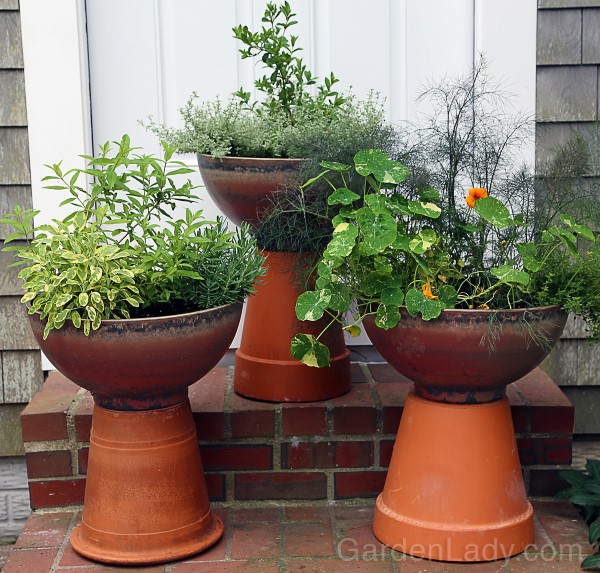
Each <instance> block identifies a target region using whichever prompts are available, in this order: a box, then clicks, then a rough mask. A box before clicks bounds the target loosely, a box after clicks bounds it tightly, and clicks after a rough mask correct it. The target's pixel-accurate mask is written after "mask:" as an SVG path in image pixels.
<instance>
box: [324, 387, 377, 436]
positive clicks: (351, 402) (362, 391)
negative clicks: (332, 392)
mask: <svg viewBox="0 0 600 573" xmlns="http://www.w3.org/2000/svg"><path fill="white" fill-rule="evenodd" d="M332 402H333V407H334V410H333V430H334V432H335V433H336V434H372V433H374V432H375V431H377V409H376V407H375V402H374V400H373V396H372V395H371V389H370V388H369V386H368V385H366V384H364V385H355V386H352V389H351V390H350V392H349V393H348V394H346V395H344V396H340V397H339V398H335V399H334V400H332Z"/></svg>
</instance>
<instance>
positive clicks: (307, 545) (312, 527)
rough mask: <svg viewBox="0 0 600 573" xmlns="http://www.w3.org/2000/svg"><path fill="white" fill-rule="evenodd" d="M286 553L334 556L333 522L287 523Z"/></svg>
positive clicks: (301, 555) (298, 555) (296, 555)
mask: <svg viewBox="0 0 600 573" xmlns="http://www.w3.org/2000/svg"><path fill="white" fill-rule="evenodd" d="M284 527H285V537H284V538H285V554H286V555H289V556H291V557H333V556H334V555H335V550H334V547H333V536H332V531H331V522H330V521H329V519H327V520H326V521H324V522H322V523H319V524H315V523H306V522H305V523H286V524H285V525H284Z"/></svg>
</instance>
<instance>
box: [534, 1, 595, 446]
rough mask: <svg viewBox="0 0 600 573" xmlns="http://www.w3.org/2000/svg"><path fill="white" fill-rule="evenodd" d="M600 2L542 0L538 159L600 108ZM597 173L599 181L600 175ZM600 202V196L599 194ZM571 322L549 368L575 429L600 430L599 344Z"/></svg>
mask: <svg viewBox="0 0 600 573" xmlns="http://www.w3.org/2000/svg"><path fill="white" fill-rule="evenodd" d="M599 86H600V0H538V24H537V86H536V88H537V89H536V162H537V164H538V165H540V164H541V163H542V162H544V161H545V160H546V159H547V158H548V156H549V153H551V149H552V147H553V146H555V145H557V144H560V143H563V142H565V141H567V140H568V138H569V136H570V134H571V133H572V131H573V130H580V131H582V132H586V130H588V129H590V127H592V126H593V125H594V123H595V122H597V121H598V120H599V119H600V117H599V109H600V87H599ZM594 175H596V177H592V179H594V180H595V182H596V183H599V184H600V173H596V174H594ZM598 199H599V201H600V197H599V198H598ZM585 336H586V333H585V329H584V328H583V325H582V324H581V323H579V322H577V321H573V320H571V321H570V322H569V324H568V326H567V328H566V329H565V333H564V335H563V339H562V340H561V341H560V342H559V344H558V346H557V348H556V349H555V351H554V352H553V353H552V355H551V356H550V358H549V359H548V360H547V361H546V363H545V364H544V369H545V370H546V371H547V372H548V373H549V374H550V375H551V376H552V378H553V379H554V380H555V381H556V382H557V383H558V384H559V385H560V386H561V387H563V389H564V391H565V393H566V394H567V396H568V397H569V398H570V399H571V400H572V401H573V403H574V404H575V412H576V416H575V432H576V433H582V434H600V417H598V415H597V412H596V407H595V404H598V402H599V401H600V345H596V346H590V345H588V344H587V342H586V341H585Z"/></svg>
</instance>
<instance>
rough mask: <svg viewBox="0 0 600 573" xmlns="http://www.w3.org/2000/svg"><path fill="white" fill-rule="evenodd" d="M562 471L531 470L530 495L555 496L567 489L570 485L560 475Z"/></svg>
mask: <svg viewBox="0 0 600 573" xmlns="http://www.w3.org/2000/svg"><path fill="white" fill-rule="evenodd" d="M561 471H563V470H562V469H533V468H532V469H531V470H529V492H528V493H529V495H531V496H540V497H545V496H555V495H556V494H557V493H558V492H559V491H561V490H563V489H565V488H566V487H567V486H568V484H567V482H566V481H565V480H563V478H561V477H560V475H559V473H560V472H561Z"/></svg>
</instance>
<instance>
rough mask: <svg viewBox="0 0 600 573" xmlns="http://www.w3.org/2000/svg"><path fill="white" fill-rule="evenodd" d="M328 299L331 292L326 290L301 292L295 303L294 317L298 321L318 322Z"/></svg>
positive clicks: (327, 303)
mask: <svg viewBox="0 0 600 573" xmlns="http://www.w3.org/2000/svg"><path fill="white" fill-rule="evenodd" d="M330 299H331V291H329V290H327V289H323V290H317V291H314V290H309V291H307V292H303V293H302V294H301V295H300V296H299V297H298V300H297V301H296V316H297V317H298V319H299V320H310V321H315V320H319V319H320V318H321V317H322V316H323V314H324V313H325V309H326V308H327V306H328V305H329V300H330Z"/></svg>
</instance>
